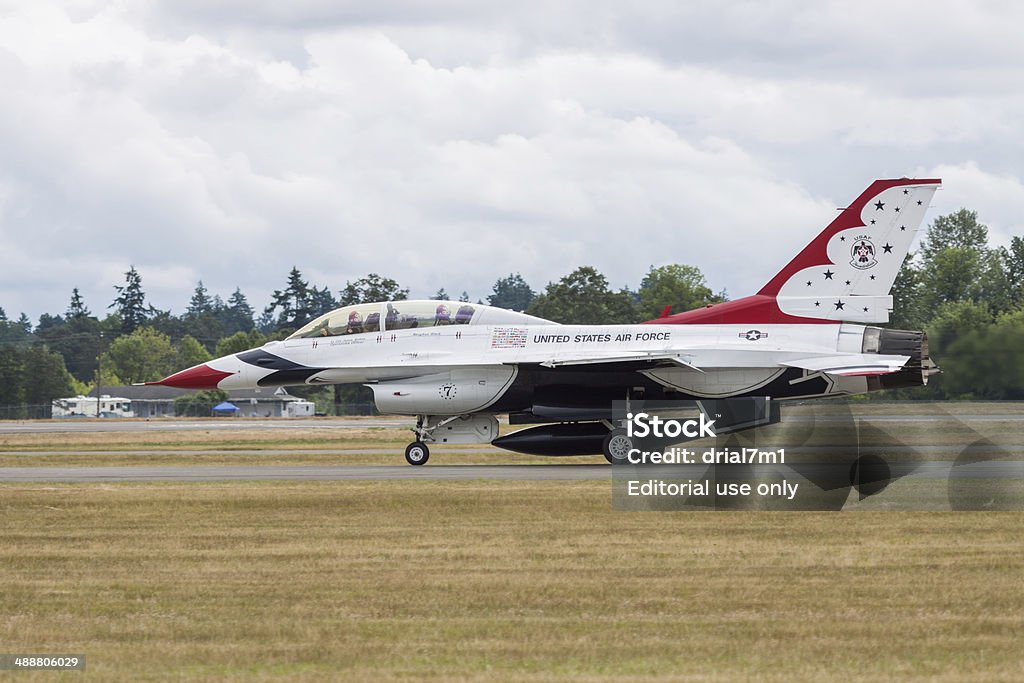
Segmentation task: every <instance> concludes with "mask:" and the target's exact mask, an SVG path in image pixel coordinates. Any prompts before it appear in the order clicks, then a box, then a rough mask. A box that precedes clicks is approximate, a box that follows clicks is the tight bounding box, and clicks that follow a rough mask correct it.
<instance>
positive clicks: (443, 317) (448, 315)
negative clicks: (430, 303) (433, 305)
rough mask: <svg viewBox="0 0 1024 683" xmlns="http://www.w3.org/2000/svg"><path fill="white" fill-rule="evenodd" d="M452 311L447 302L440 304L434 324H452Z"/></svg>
mask: <svg viewBox="0 0 1024 683" xmlns="http://www.w3.org/2000/svg"><path fill="white" fill-rule="evenodd" d="M451 324H452V312H451V310H450V309H449V308H448V305H447V304H438V306H437V310H436V311H435V313H434V325H451Z"/></svg>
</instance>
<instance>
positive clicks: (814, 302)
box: [652, 178, 942, 324]
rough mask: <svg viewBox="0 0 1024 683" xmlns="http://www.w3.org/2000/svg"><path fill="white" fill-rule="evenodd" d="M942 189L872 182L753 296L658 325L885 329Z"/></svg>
mask: <svg viewBox="0 0 1024 683" xmlns="http://www.w3.org/2000/svg"><path fill="white" fill-rule="evenodd" d="M940 182H942V181H941V180H938V179H923V180H917V179H910V178H900V179H896V180H876V181H875V182H873V183H872V184H871V186H870V187H868V189H866V190H865V191H864V192H863V193H861V195H860V196H859V197H858V198H857V199H856V200H855V201H854V202H853V203H852V204H850V206H848V207H846V209H844V210H843V212H842V213H840V214H839V215H838V216H837V217H836V219H835V220H833V221H832V222H831V223H830V224H829V225H828V227H826V228H825V229H824V230H822V231H821V233H820V234H819V235H818V236H817V237H815V238H814V239H813V240H812V241H811V243H810V244H808V245H807V246H806V247H804V248H803V250H802V251H801V252H800V253H799V254H797V255H796V257H795V258H793V260H792V261H790V262H789V263H788V264H787V265H786V266H785V267H784V268H783V269H782V270H780V271H779V272H778V273H777V274H776V275H775V277H773V278H772V279H771V280H770V281H769V282H768V284H766V285H765V286H764V287H762V288H761V290H760V291H759V292H758V293H757V294H756V295H754V296H749V297H745V298H743V299H737V300H735V301H727V302H725V303H723V304H716V305H713V306H708V307H706V308H701V309H697V310H694V311H687V312H685V313H679V314H676V315H673V316H669V317H668V318H661V319H659V320H657V321H656V322H658V323H660V324H666V323H682V324H686V323H690V324H692V323H718V324H729V323H796V322H804V323H807V322H812V323H813V322H818V323H829V322H840V321H848V322H861V323H884V322H888V321H889V313H890V312H891V311H892V296H891V295H890V291H891V290H892V285H893V283H894V282H895V281H896V275H897V274H898V273H899V271H900V267H901V266H902V265H903V259H904V257H906V255H907V252H908V251H909V250H910V244H911V242H913V240H914V236H915V235H916V234H917V231H918V229H919V228H920V227H921V223H922V221H923V219H924V215H925V212H926V211H927V210H928V207H929V205H930V204H931V200H932V196H933V195H934V194H935V190H936V189H938V187H939V183H940ZM652 322H655V321H652Z"/></svg>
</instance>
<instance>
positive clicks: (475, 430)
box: [155, 178, 941, 465]
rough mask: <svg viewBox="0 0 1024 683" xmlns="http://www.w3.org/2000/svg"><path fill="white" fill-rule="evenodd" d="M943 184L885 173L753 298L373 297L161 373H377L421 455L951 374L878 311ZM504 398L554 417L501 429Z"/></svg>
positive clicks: (550, 446)
mask: <svg viewBox="0 0 1024 683" xmlns="http://www.w3.org/2000/svg"><path fill="white" fill-rule="evenodd" d="M940 182H941V181H940V180H937V179H925V180H912V179H907V178H901V179H898V180H876V181H875V182H874V183H872V184H871V185H870V187H868V188H867V189H866V190H865V191H864V192H863V193H862V194H861V195H860V196H859V197H858V198H857V199H856V200H855V201H854V202H853V203H852V204H851V205H850V206H848V207H847V208H846V209H845V210H843V211H842V213H840V214H839V216H837V217H836V218H835V220H833V221H832V222H831V223H830V224H829V225H828V227H826V228H825V229H824V230H823V231H822V232H821V233H820V234H819V235H818V236H817V237H815V238H814V239H813V240H812V241H811V243H810V244H808V245H807V246H806V247H805V248H804V249H803V250H802V251H801V252H800V253H799V254H797V256H796V257H795V258H794V259H793V260H792V261H790V262H789V263H788V264H787V265H786V266H785V267H784V268H783V269H782V270H780V271H779V272H778V273H777V274H776V275H775V276H774V277H773V278H771V280H769V282H768V284H766V285H765V286H764V287H762V288H761V290H760V291H759V292H758V293H757V294H755V295H753V296H748V297H745V298H742V299H737V300H734V301H728V302H725V303H721V304H715V305H711V306H707V307H705V308H701V309H697V310H693V311H687V312H684V313H679V314H676V315H669V316H665V317H662V318H660V319H657V320H652V321H649V322H647V323H643V324H639V325H561V324H558V323H557V322H554V321H550V320H543V319H541V318H536V317H534V316H530V315H526V314H524V313H517V312H514V311H508V310H504V309H500V308H494V307H491V306H484V305H480V304H476V305H472V304H460V303H455V302H446V301H389V302H383V303H372V304H359V305H355V306H346V307H344V308H340V309H338V310H335V311H332V312H330V313H327V314H326V315H323V316H321V317H319V318H317V319H316V320H313V321H312V322H310V323H309V324H307V325H306V326H305V327H303V328H301V329H300V330H298V331H297V332H295V333H294V334H293V335H291V336H290V337H288V338H287V339H285V340H284V341H273V342H270V343H268V344H265V345H263V346H261V347H259V348H255V349H251V350H249V351H245V352H242V353H236V354H231V355H229V356H224V357H223V358H217V359H216V360H212V361H209V362H207V363H203V364H201V365H197V366H195V367H191V368H189V369H187V370H183V371H181V372H178V373H176V374H174V375H171V376H170V377H167V378H165V379H163V380H161V381H159V382H155V384H162V385H165V386H172V387H184V388H191V389H213V388H220V389H249V388H255V387H278V386H291V385H314V386H319V385H325V384H338V383H346V384H348V383H358V384H365V385H367V386H369V387H370V388H371V389H372V390H373V394H374V400H375V401H376V404H377V407H378V409H379V410H380V411H381V412H382V413H390V414H401V415H414V416H416V427H415V429H414V430H413V431H414V432H415V434H416V440H415V441H414V442H413V443H411V444H409V446H408V448H407V449H406V452H405V457H406V460H407V461H408V462H409V463H410V464H412V465H422V464H424V463H425V462H427V458H428V457H429V446H430V445H435V444H445V443H448V444H456V443H493V444H494V445H495V446H499V447H502V448H507V449H510V450H516V451H521V452H527V453H533V454H537V455H581V454H588V453H595V454H596V453H602V452H603V453H604V455H605V457H606V458H608V459H609V461H614V460H615V458H621V457H622V455H623V452H624V449H626V448H628V445H629V444H628V442H627V441H624V440H623V439H624V430H622V429H621V428H620V427H621V424H616V423H615V422H614V420H615V416H614V415H613V408H612V403H613V402H615V401H623V400H625V401H629V400H638V399H643V400H676V399H678V400H694V401H698V402H700V401H707V400H713V399H727V398H735V397H767V398H769V399H771V400H773V401H779V400H783V401H784V400H792V399H807V398H816V397H828V396H847V395H851V394H860V393H864V392H868V391H875V390H879V389H890V388H895V387H911V386H919V385H923V384H925V383H926V382H927V380H928V376H929V375H930V374H932V373H933V372H937V368H936V367H935V365H934V364H933V363H932V362H931V360H930V358H929V357H928V342H927V339H926V337H925V334H924V333H923V332H912V331H903V330H893V329H887V328H882V327H875V326H870V325H865V324H863V323H885V322H888V320H889V313H890V311H891V310H892V305H893V300H892V296H890V290H891V288H892V285H893V281H894V280H895V279H896V275H897V273H898V272H899V270H900V266H901V265H902V263H903V259H904V256H905V255H906V254H907V251H908V249H909V248H910V244H911V241H912V240H913V239H914V235H915V234H916V233H917V230H918V228H919V227H920V225H921V222H922V219H923V218H924V214H925V211H926V210H927V209H928V206H929V203H930V202H931V199H932V195H933V194H934V193H935V190H936V189H937V187H938V185H939V183H940ZM698 405H699V403H698ZM499 413H508V414H509V420H510V422H511V423H513V424H530V423H547V424H542V425H540V426H537V427H533V428H530V429H523V430H520V431H517V432H514V433H512V434H509V435H506V436H503V437H499V436H498V421H497V419H496V418H495V415H496V414H499ZM719 426H722V425H721V422H719ZM726 426H728V425H726Z"/></svg>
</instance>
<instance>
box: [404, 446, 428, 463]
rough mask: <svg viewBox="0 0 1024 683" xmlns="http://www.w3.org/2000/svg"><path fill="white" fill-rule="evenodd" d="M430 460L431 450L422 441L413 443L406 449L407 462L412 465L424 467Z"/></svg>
mask: <svg viewBox="0 0 1024 683" xmlns="http://www.w3.org/2000/svg"><path fill="white" fill-rule="evenodd" d="M429 459H430V449H429V448H427V444H425V443H423V442H422V441H413V442H412V443H411V444H409V445H408V446H406V447H405V461H406V462H407V463H409V464H410V465H423V464H425V463H426V462H427V460H429Z"/></svg>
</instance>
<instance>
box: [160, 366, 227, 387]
mask: <svg viewBox="0 0 1024 683" xmlns="http://www.w3.org/2000/svg"><path fill="white" fill-rule="evenodd" d="M232 374H233V373H230V372H224V371H223V370H214V369H213V368H211V367H210V366H209V365H206V364H205V363H204V364H203V365H196V366H195V367H191V368H189V369H188V370H182V371H181V372H176V373H174V374H173V375H171V376H170V377H165V378H163V379H162V380H160V381H159V382H146V384H158V385H161V386H165V387H177V388H178V389H216V388H217V384H218V383H219V382H220V381H221V380H222V379H224V378H225V377H231V375H232Z"/></svg>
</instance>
